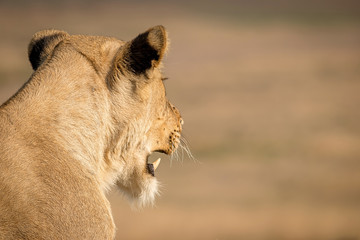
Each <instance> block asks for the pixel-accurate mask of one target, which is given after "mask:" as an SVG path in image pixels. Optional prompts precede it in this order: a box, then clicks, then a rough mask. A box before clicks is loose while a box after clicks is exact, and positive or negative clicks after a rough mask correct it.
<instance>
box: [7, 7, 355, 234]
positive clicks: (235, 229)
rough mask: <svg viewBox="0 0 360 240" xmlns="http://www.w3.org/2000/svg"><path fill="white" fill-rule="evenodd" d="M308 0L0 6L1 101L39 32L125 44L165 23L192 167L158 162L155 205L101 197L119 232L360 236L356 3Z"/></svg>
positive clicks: (16, 81)
mask: <svg viewBox="0 0 360 240" xmlns="http://www.w3.org/2000/svg"><path fill="white" fill-rule="evenodd" d="M30 2H31V1H30ZM277 2H278V3H279V1H277ZM280 2H281V1H280ZM285 2H286V1H285ZM285 2H283V3H285ZM210 3H212V4H215V5H213V6H212V5H211V4H210ZM315 3H316V4H314V6H312V5H311V6H308V5H306V4H304V5H299V4H297V5H291V4H289V3H288V4H287V5H286V4H285V7H284V8H281V7H280V6H283V5H281V4H278V5H276V4H275V5H274V6H272V8H270V10H269V9H268V10H267V8H266V7H268V6H266V5H261V4H259V5H251V3H249V2H246V4H245V3H244V2H241V1H238V2H236V1H229V0H227V1H225V2H223V4H221V2H216V1H214V2H210V1H209V2H201V4H202V5H201V4H200V3H197V4H196V3H195V2H194V1H187V2H186V4H183V5H182V6H181V5H174V4H175V3H173V4H168V5H166V6H162V5H160V4H159V3H153V4H151V5H150V4H147V3H145V2H144V3H141V2H138V3H136V4H135V3H133V4H118V3H114V2H113V3H104V2H103V1H102V2H99V3H97V5H96V6H94V4H95V2H89V3H87V4H82V3H77V4H75V3H73V2H72V1H68V2H65V3H64V4H54V5H49V4H44V3H42V4H41V3H36V2H34V3H32V4H28V5H26V7H22V8H19V7H18V6H17V5H14V4H2V5H1V4H0V23H1V24H0V56H1V59H0V102H3V101H5V100H6V99H7V98H8V97H9V96H11V95H12V94H13V93H14V92H15V91H16V89H18V88H19V87H20V86H21V85H22V83H23V82H24V81H25V80H26V79H27V78H28V77H29V76H30V74H31V69H30V64H29V63H28V62H27V56H26V47H27V42H28V41H29V39H30V37H31V35H32V34H33V33H34V32H36V31H37V30H40V29H44V28H58V29H64V30H67V31H68V32H70V33H74V34H79V33H81V34H97V35H111V36H116V37H119V38H122V39H130V38H131V37H134V36H135V35H136V34H138V33H139V32H141V31H143V30H145V29H146V28H148V27H150V26H152V25H156V24H163V25H165V26H166V27H167V29H168V31H169V35H170V38H171V48H170V52H169V55H168V57H167V60H166V63H165V66H166V67H165V74H166V76H168V77H169V78H170V79H169V80H168V81H167V82H166V85H167V89H168V90H167V94H168V96H169V98H170V99H171V100H172V102H173V103H174V104H175V105H177V106H178V108H179V109H180V110H181V111H182V114H183V116H184V119H185V135H186V137H187V139H188V141H189V142H190V145H191V149H192V151H193V153H194V155H195V157H196V159H197V161H193V160H189V159H188V158H187V157H186V155H184V158H183V159H182V157H180V160H179V161H176V160H173V161H170V159H168V160H169V161H164V160H165V159H166V157H165V159H163V161H162V164H161V165H160V168H159V171H158V173H157V176H158V178H159V180H160V181H161V182H162V183H163V187H162V196H161V197H160V198H159V199H158V201H157V204H156V207H155V208H153V209H151V208H149V209H145V210H143V211H141V212H136V211H132V210H131V209H130V207H129V205H128V204H127V202H126V201H125V200H124V199H123V198H122V197H121V195H120V194H119V193H118V192H116V190H114V191H112V192H111V193H110V194H109V198H110V200H111V203H112V209H113V213H114V217H115V221H116V225H117V227H118V233H117V239H157V240H161V239H175V240H176V239H197V240H198V239H200V240H201V239H204V240H205V239H213V240H215V239H219V240H222V239H224V240H225V239H228V240H231V239H244V240H248V239H249V240H252V239H259V240H260V239H261V240H263V239H265V240H267V239H304V240H305V239H334V240H340V239H341V240H345V239H348V240H350V239H360V124H359V123H360V111H359V109H360V94H359V92H360V21H359V16H360V14H358V13H359V7H358V4H357V2H356V1H329V2H326V4H322V3H325V1H319V0H318V1H315ZM328 3H331V4H328ZM307 4H310V1H308V2H307ZM300 6H301V8H300ZM323 6H326V7H323ZM316 7H317V8H316ZM299 9H300V10H299ZM307 9H310V10H309V11H307ZM317 11H318V12H317Z"/></svg>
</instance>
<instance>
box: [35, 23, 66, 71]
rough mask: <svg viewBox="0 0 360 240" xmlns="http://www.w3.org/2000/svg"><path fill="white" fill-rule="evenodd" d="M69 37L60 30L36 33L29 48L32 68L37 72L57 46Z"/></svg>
mask: <svg viewBox="0 0 360 240" xmlns="http://www.w3.org/2000/svg"><path fill="white" fill-rule="evenodd" d="M67 36H69V34H68V33H66V32H64V31H59V30H43V31H40V32H37V33H35V34H34V36H33V37H32V39H31V41H30V43H29V46H28V55H29V60H30V63H31V66H32V68H33V69H34V70H36V69H37V68H38V67H39V66H40V65H41V63H42V62H43V61H44V60H45V59H46V58H47V57H48V56H49V54H50V53H51V52H52V51H53V50H54V48H55V46H56V45H57V44H58V43H59V42H61V41H62V40H64V39H65V38H66V37H67Z"/></svg>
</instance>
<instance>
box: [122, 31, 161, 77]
mask: <svg viewBox="0 0 360 240" xmlns="http://www.w3.org/2000/svg"><path fill="white" fill-rule="evenodd" d="M166 47H167V33H166V30H165V28H164V27H163V26H156V27H153V28H150V29H149V30H147V31H146V32H144V33H141V34H140V35H138V36H137V37H136V38H135V39H133V40H132V41H130V42H127V43H126V44H125V45H124V47H123V48H122V51H121V52H120V54H119V56H118V60H117V61H118V63H117V64H118V66H119V67H120V68H126V70H128V71H130V72H132V73H134V74H136V75H139V74H144V73H146V71H147V70H149V69H150V68H154V67H157V66H158V65H159V64H160V62H161V60H162V58H163V56H164V54H165V52H166Z"/></svg>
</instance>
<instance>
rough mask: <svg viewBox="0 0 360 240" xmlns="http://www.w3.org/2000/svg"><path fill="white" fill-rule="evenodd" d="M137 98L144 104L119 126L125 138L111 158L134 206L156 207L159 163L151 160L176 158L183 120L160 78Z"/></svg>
mask: <svg viewBox="0 0 360 240" xmlns="http://www.w3.org/2000/svg"><path fill="white" fill-rule="evenodd" d="M155 75H156V74H155ZM157 75H159V73H158V74H157ZM137 94H138V96H137V97H136V98H138V99H141V100H140V102H141V103H140V102H139V103H138V104H137V106H138V107H137V108H136V110H135V109H133V108H132V109H128V110H127V111H126V112H132V113H131V115H132V116H134V117H133V118H131V117H129V119H128V120H127V121H125V122H122V123H121V124H120V125H118V127H119V135H120V136H121V137H119V139H118V140H117V141H116V146H115V147H114V148H113V149H111V151H110V152H109V153H108V154H109V157H110V158H112V159H113V161H112V162H116V163H118V166H116V170H117V172H118V173H119V175H118V176H117V178H116V179H117V181H116V185H117V186H118V187H119V188H120V190H121V191H122V192H123V193H124V194H125V196H127V198H128V199H129V200H130V202H131V203H132V204H133V206H135V207H138V208H141V207H143V206H146V205H152V204H153V203H154V200H155V197H156V196H157V195H158V193H159V190H158V185H159V184H158V181H157V179H156V176H155V170H156V168H157V165H158V164H159V160H158V161H157V162H156V163H154V164H153V163H150V162H149V156H150V155H151V154H152V153H153V152H161V153H165V154H172V153H173V152H174V151H175V150H176V149H177V147H178V145H179V142H180V134H181V131H182V124H183V120H182V118H181V116H180V113H179V111H178V110H177V109H176V108H175V107H174V106H173V105H172V104H171V103H170V102H168V100H167V99H166V97H165V88H164V86H163V83H162V81H161V79H160V78H158V77H156V76H155V79H152V80H151V82H149V83H148V84H147V85H146V86H143V87H142V88H141V89H138V90H137ZM133 97H134V96H132V98H133ZM134 110H135V111H136V113H134V112H133V111H134ZM114 118H115V117H114ZM115 135H116V134H115ZM110 155H111V156H110ZM119 169H121V170H120V171H119Z"/></svg>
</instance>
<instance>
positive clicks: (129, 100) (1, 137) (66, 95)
mask: <svg viewBox="0 0 360 240" xmlns="http://www.w3.org/2000/svg"><path fill="white" fill-rule="evenodd" d="M167 41H168V40H167V34H166V31H165V29H164V28H163V27H162V26H157V27H154V28H151V29H149V30H148V31H146V32H145V33H143V34H141V35H139V36H138V37H136V38H134V39H133V40H132V41H129V42H123V41H120V40H117V39H115V38H109V37H95V36H79V35H73V36H72V35H69V34H67V33H66V32H63V31H56V30H50V31H49V30H46V31H41V32H39V33H36V34H35V35H34V37H33V39H32V40H31V42H30V44H29V58H30V62H31V64H32V66H33V68H34V70H35V71H34V73H33V75H32V76H31V78H30V80H29V81H28V82H27V83H26V84H25V85H24V86H23V87H22V88H21V89H20V90H19V91H18V92H17V93H16V94H15V95H14V96H13V97H12V98H11V99H9V100H8V101H7V102H6V103H4V104H3V105H2V106H1V107H0V166H1V167H0V239H113V238H114V236H115V226H114V222H113V219H112V215H111V210H110V205H109V202H108V200H107V199H106V197H105V193H106V190H107V189H109V187H110V186H112V185H113V184H116V185H117V186H118V187H119V188H120V189H121V190H122V192H123V193H124V194H125V195H127V196H128V197H129V198H130V199H132V200H133V201H134V203H135V204H136V205H137V206H144V205H147V204H151V203H152V202H153V200H154V197H155V195H156V194H157V180H156V178H155V177H154V176H152V175H151V174H150V172H149V171H148V168H147V158H148V156H149V155H150V154H151V153H152V152H154V151H160V152H164V153H167V154H171V153H172V152H173V151H174V150H175V149H176V147H177V145H178V144H179V138H180V132H181V125H182V119H181V117H180V114H179V112H178V110H177V109H176V108H175V107H173V106H172V105H171V104H170V103H169V102H168V100H167V99H166V96H165V89H164V85H163V83H162V75H161V72H160V69H159V67H160V66H161V60H162V58H163V56H164V53H165V52H166V47H167ZM134 224H136V223H134ZM119 228H120V227H119Z"/></svg>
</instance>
